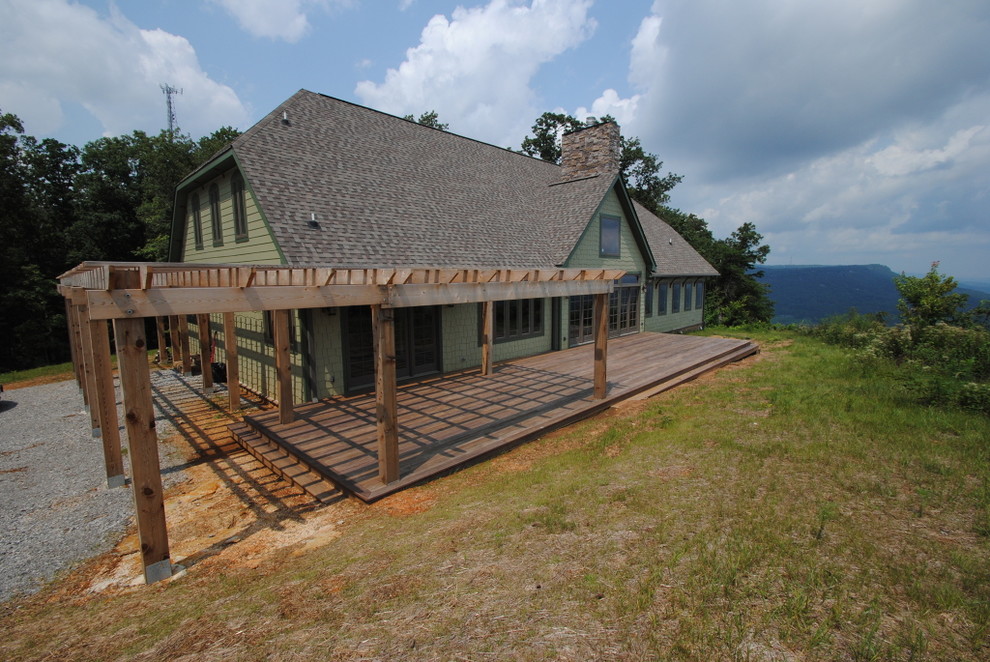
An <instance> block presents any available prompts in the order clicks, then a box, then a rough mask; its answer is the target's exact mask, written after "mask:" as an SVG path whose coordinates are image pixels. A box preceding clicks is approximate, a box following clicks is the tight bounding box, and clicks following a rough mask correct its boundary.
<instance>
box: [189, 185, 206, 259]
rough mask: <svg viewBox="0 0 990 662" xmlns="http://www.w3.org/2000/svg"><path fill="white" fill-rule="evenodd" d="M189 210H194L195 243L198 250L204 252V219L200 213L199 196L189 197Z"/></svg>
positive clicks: (194, 194) (196, 194)
mask: <svg viewBox="0 0 990 662" xmlns="http://www.w3.org/2000/svg"><path fill="white" fill-rule="evenodd" d="M189 208H190V209H191V210H192V226H193V241H194V242H195V244H196V249H197V250H203V218H202V216H200V211H199V194H198V193H193V194H192V195H190V196H189Z"/></svg>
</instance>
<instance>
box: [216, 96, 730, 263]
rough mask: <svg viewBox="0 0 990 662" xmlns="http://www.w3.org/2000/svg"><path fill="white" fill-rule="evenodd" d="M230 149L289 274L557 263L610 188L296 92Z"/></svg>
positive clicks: (605, 182) (599, 180)
mask: <svg viewBox="0 0 990 662" xmlns="http://www.w3.org/2000/svg"><path fill="white" fill-rule="evenodd" d="M231 148H232V151H233V153H234V155H235V157H236V159H237V162H238V164H239V165H240V167H241V169H242V172H243V174H244V177H245V179H246V180H247V182H248V185H249V186H250V187H251V189H252V191H253V192H254V194H255V197H256V198H257V199H258V202H259V204H260V205H261V208H262V209H263V211H264V213H265V215H266V217H267V218H268V221H269V223H270V224H271V227H272V231H273V232H274V234H275V238H276V240H277V241H278V242H279V245H280V247H281V249H282V252H283V254H284V255H285V257H286V260H287V262H288V263H289V264H290V265H294V266H309V265H317V264H322V265H326V264H333V265H334V266H340V267H348V266H352V267H360V266H415V265H429V266H438V267H440V266H469V265H485V266H492V267H495V266H505V267H550V266H555V265H560V264H562V263H563V262H564V260H565V259H566V258H567V256H568V255H569V254H570V251H571V249H572V248H573V246H574V244H575V243H576V242H577V240H578V238H579V237H580V236H581V233H582V231H583V230H584V228H585V227H586V226H587V224H588V222H589V221H590V220H591V217H592V215H593V214H594V212H595V210H596V209H597V208H598V205H599V204H600V203H601V201H602V199H603V198H604V196H605V195H606V194H607V192H608V190H609V188H610V187H612V186H614V185H615V179H614V178H612V179H610V178H609V177H605V176H597V177H589V178H584V179H579V180H575V181H570V182H561V176H562V175H561V168H560V167H559V166H556V165H554V164H552V163H547V162H545V161H541V160H539V159H535V158H532V157H529V156H526V155H524V154H519V153H517V152H512V151H510V150H506V149H501V148H499V147H494V146H492V145H488V144H485V143H482V142H478V141H475V140H471V139H469V138H464V137H462V136H458V135H456V134H453V133H449V132H444V131H439V130H437V129H432V128H429V127H425V126H422V125H419V124H417V123H415V122H410V121H406V120H402V119H400V118H397V117H394V116H392V115H387V114H385V113H381V112H378V111H376V110H372V109H370V108H365V107H363V106H358V105H355V104H351V103H348V102H346V101H341V100H339V99H334V98H332V97H327V96H324V95H320V94H315V93H313V92H308V91H306V90H300V91H299V92H297V93H296V94H294V95H293V96H292V97H290V98H289V99H288V100H287V101H286V102H285V103H283V104H282V105H281V106H279V107H278V108H276V109H275V110H274V111H272V112H271V113H270V114H269V115H268V116H266V117H265V118H264V119H262V120H261V121H260V122H258V123H257V124H256V125H255V126H253V127H252V128H251V129H249V130H248V131H246V132H245V133H244V134H242V135H241V136H240V137H238V138H237V140H235V141H234V142H233V144H232V146H231ZM644 211H645V210H644ZM637 213H639V208H637ZM646 213H647V214H648V213H649V212H646ZM312 214H315V215H316V220H317V221H318V222H319V225H320V227H319V228H312V227H310V225H309V223H308V221H309V220H310V218H311V215H312ZM651 216H652V215H651ZM653 218H655V217H653ZM657 220H659V219H657ZM661 223H662V221H661ZM665 227H667V226H665ZM667 229H668V230H670V228H669V227H667ZM670 232H672V233H673V231H672V230H670ZM674 234H675V235H676V233H674ZM678 239H680V238H679V237H678ZM676 246H677V247H678V249H681V248H684V247H687V249H688V251H690V252H691V253H692V254H693V256H694V257H698V256H697V254H696V253H694V251H693V250H691V249H690V247H689V246H687V244H686V242H684V241H683V240H680V241H679V242H677V243H676ZM698 259H700V258H698ZM686 261H687V262H692V260H686ZM702 262H703V260H702ZM708 269H709V270H711V267H708Z"/></svg>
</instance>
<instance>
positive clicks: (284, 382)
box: [272, 310, 295, 424]
mask: <svg viewBox="0 0 990 662" xmlns="http://www.w3.org/2000/svg"><path fill="white" fill-rule="evenodd" d="M272 325H273V326H274V327H275V328H274V329H273V333H272V336H273V340H274V342H275V375H276V377H277V378H278V422H279V423H282V424H285V423H291V422H292V421H293V420H295V416H294V415H293V412H292V363H291V357H290V355H289V311H288V310H276V311H274V314H273V315H272Z"/></svg>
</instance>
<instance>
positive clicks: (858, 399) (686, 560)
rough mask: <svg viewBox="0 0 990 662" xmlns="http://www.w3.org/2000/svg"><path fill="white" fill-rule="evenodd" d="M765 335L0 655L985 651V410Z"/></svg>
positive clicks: (17, 628)
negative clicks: (486, 456) (258, 557)
mask: <svg viewBox="0 0 990 662" xmlns="http://www.w3.org/2000/svg"><path fill="white" fill-rule="evenodd" d="M721 332H722V333H723V334H724V333H725V330H721ZM749 335H750V336H752V337H753V338H755V339H756V340H758V341H760V342H761V343H763V345H764V349H763V351H762V353H761V355H760V356H759V358H758V359H757V360H754V361H750V362H748V363H746V364H745V365H742V366H733V367H730V368H728V369H725V370H722V371H720V372H719V373H717V374H716V375H715V376H713V377H709V378H705V379H702V380H699V381H698V382H695V383H693V384H689V385H686V386H683V387H680V388H678V389H675V390H674V391H671V392H668V393H666V394H663V395H662V396H660V397H658V398H655V399H653V400H651V401H649V402H647V403H646V404H645V406H643V407H641V408H638V409H629V410H626V411H624V412H622V411H620V412H618V413H614V412H613V413H609V414H607V415H603V416H600V417H598V418H595V419H592V420H589V421H585V422H583V423H581V424H578V425H575V426H572V427H571V428H568V429H567V430H565V431H562V432H559V433H557V434H555V435H551V436H550V437H548V438H545V439H542V440H538V441H535V442H532V443H530V444H527V445H525V446H523V447H520V448H519V449H516V450H515V451H513V452H512V453H510V454H508V455H506V456H503V457H500V458H496V459H495V460H492V461H489V462H486V463H482V464H479V465H476V466H474V467H471V468H469V469H466V470H463V471H460V472H458V473H455V474H453V475H451V476H449V477H446V478H444V479H441V480H437V481H433V482H432V483H429V484H427V485H425V486H422V487H418V488H414V490H412V491H411V492H410V493H409V494H412V495H414V496H415V495H422V496H426V497H429V498H430V499H431V500H432V501H433V505H432V507H431V508H430V509H428V510H426V511H425V512H421V513H418V514H416V515H413V516H409V517H401V518H397V517H391V516H389V515H388V514H387V513H386V512H385V511H382V510H365V509H358V511H357V512H358V514H357V515H355V516H352V518H351V520H350V521H349V522H348V523H347V524H346V525H345V529H344V533H343V535H342V536H341V537H340V538H338V539H336V540H335V541H334V542H332V543H330V544H328V545H327V546H325V547H322V548H319V549H316V550H315V551H311V552H307V553H304V554H301V555H299V556H292V555H291V553H290V551H291V550H283V551H282V552H279V553H277V554H276V555H275V556H274V557H273V558H272V559H271V560H270V561H269V562H268V563H266V564H265V565H264V566H262V567H259V568H258V569H257V570H246V569H243V568H242V569H232V570H231V571H230V572H229V573H227V574H225V575H223V576H220V577H218V576H216V575H209V574H206V573H203V574H198V573H197V569H196V568H195V567H194V568H193V569H192V571H191V573H190V575H189V577H188V578H186V579H184V580H182V581H180V582H176V583H174V584H170V585H167V586H162V587H153V588H150V589H143V590H141V591H138V592H136V593H132V594H122V595H113V596H109V597H105V598H98V599H95V600H90V601H83V602H82V603H81V604H77V605H73V604H57V603H56V604H51V603H46V602H45V600H44V597H43V596H42V597H41V598H38V599H36V600H33V601H29V602H28V603H27V604H25V605H22V607H21V608H20V609H18V610H16V611H14V610H10V611H8V613H7V615H6V616H5V617H4V618H3V621H2V623H0V626H2V627H3V629H4V631H5V633H7V634H6V638H7V641H6V643H0V657H3V658H5V659H27V658H30V657H32V656H38V657H41V653H40V651H41V650H44V651H45V653H47V654H50V655H51V656H52V657H53V658H56V657H62V658H73V659H100V658H104V659H106V658H109V659H117V658H132V657H135V658H138V659H154V658H156V657H158V658H164V657H170V656H171V657H180V656H183V655H186V656H199V657H203V658H209V657H236V658H239V659H249V660H250V659H279V660H290V659H293V660H294V659H313V660H317V659H345V660H350V659H362V658H374V659H412V660H433V659H451V660H454V659H506V660H555V659H616V660H642V659H663V660H668V659H669V660H711V659H726V660H760V659H803V660H831V659H849V660H945V659H953V660H983V659H987V657H988V656H990V632H988V627H990V539H988V534H990V452H988V444H990V442H988V440H990V420H988V419H987V418H986V417H981V416H978V415H975V414H972V413H966V412H961V411H947V410H941V409H937V408H928V407H921V406H918V405H917V404H915V403H914V402H913V401H912V400H911V399H910V398H907V397H905V396H904V395H903V394H901V393H900V392H899V391H898V389H897V388H895V387H894V386H893V381H892V380H893V379H894V374H895V373H894V371H895V367H894V366H892V365H886V364H884V363H883V362H879V361H877V362H872V363H866V362H864V361H863V360H861V359H860V358H859V357H858V356H857V355H856V354H854V353H853V352H852V351H850V350H845V349H842V348H839V347H835V346H829V345H825V344H823V343H821V342H819V341H817V340H815V339H812V338H808V337H803V336H798V335H794V334H791V333H789V332H787V331H780V330H768V331H758V330H757V331H751V332H749ZM407 497H408V494H407ZM235 548H236V546H235ZM231 553H236V549H233V548H232V550H231ZM31 642H34V643H33V645H34V646H37V647H40V648H31V645H32V644H31ZM787 655H790V656H792V657H791V658H787V657H786V656H787Z"/></svg>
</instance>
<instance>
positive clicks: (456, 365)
mask: <svg viewBox="0 0 990 662" xmlns="http://www.w3.org/2000/svg"><path fill="white" fill-rule="evenodd" d="M550 304H551V300H550V299H549V298H547V299H544V300H543V335H540V336H534V337H532V338H522V339H520V340H510V341H507V342H499V343H495V355H494V356H493V357H492V359H493V360H494V361H509V360H511V359H517V358H519V357H522V356H531V355H533V354H540V353H543V352H548V351H550V344H551V338H552V334H551V326H550V325H551V315H550ZM478 324H479V321H478V304H476V303H466V304H460V305H457V306H453V307H448V308H444V309H443V330H442V334H443V338H442V342H443V370H444V372H456V371H458V370H464V369H467V368H476V367H478V366H480V365H481V345H479V335H478V331H479V328H478Z"/></svg>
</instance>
